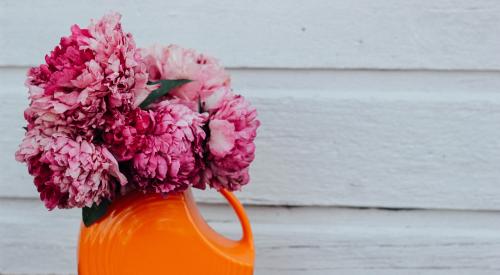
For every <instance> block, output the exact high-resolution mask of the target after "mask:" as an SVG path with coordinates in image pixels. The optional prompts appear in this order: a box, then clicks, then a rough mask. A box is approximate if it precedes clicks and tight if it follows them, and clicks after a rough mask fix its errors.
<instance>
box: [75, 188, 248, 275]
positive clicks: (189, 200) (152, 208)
mask: <svg viewBox="0 0 500 275" xmlns="http://www.w3.org/2000/svg"><path fill="white" fill-rule="evenodd" d="M221 193H222V194H223V195H224V196H225V197H226V199H227V200H228V201H229V203H230V204H231V205H232V206H233V208H234V209H235V212H236V214H237V215H238V218H239V219H240V222H241V224H242V228H243V237H242V239H241V240H239V241H234V240H230V239H228V238H226V237H224V236H222V235H220V234H218V233H217V232H215V231H214V230H213V229H212V228H211V227H210V226H209V225H208V224H207V223H206V222H205V220H204V219H203V217H202V216H201V215H200V213H199V211H198V208H197V206H196V203H195V201H194V199H193V196H192V194H191V190H187V191H185V192H183V193H179V194H174V195H169V196H167V197H166V198H163V197H161V196H160V195H157V194H147V195H145V194H139V193H133V194H129V195H127V196H125V197H123V198H120V199H118V200H116V201H114V202H113V203H112V204H111V206H110V209H109V210H108V213H107V215H106V216H105V217H104V218H102V219H101V220H99V221H98V222H97V223H95V224H93V225H92V226H90V227H88V228H87V227H85V226H84V225H83V224H82V227H81V232H80V242H79V248H78V274H80V275H101V274H107V275H112V274H113V275H114V274H116V275H125V274H145V275H152V274H203V275H211V274H214V275H215V274H217V275H223V274H253V264H254V258H255V252H254V246H253V237H252V232H251V228H250V223H249V221H248V218H247V216H246V214H245V212H244V209H243V207H242V205H241V204H240V203H239V202H238V200H237V199H236V198H235V197H234V195H233V194H231V193H230V192H228V191H225V190H223V191H222V192H221Z"/></svg>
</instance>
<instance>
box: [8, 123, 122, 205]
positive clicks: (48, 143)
mask: <svg viewBox="0 0 500 275" xmlns="http://www.w3.org/2000/svg"><path fill="white" fill-rule="evenodd" d="M47 134H49V135H47ZM16 159H17V160H18V161H21V162H26V163H27V164H28V170H29V172H30V174H31V175H33V176H34V177H35V180H34V181H35V185H36V187H37V190H38V192H39V193H40V198H41V199H42V201H43V202H44V203H45V206H46V207H47V208H48V209H50V210H51V209H53V208H55V207H59V208H72V207H84V206H88V207H90V206H92V204H94V203H96V204H99V203H100V202H101V200H102V199H111V198H112V197H113V195H114V190H115V186H114V185H115V184H122V185H124V184H126V182H127V180H126V178H125V176H124V175H123V174H121V173H120V171H119V168H118V163H117V161H116V160H115V158H114V157H113V156H112V155H111V153H110V152H109V151H108V150H107V149H105V148H104V147H102V146H98V145H94V144H92V143H89V142H88V141H86V140H84V139H82V138H81V137H77V138H76V139H71V138H69V137H68V136H67V135H65V134H64V133H62V132H57V131H56V132H52V133H47V132H44V131H43V130H42V129H40V128H33V129H31V130H29V131H28V132H27V133H26V136H25V138H24V140H23V142H22V144H21V146H20V148H19V150H18V151H17V152H16Z"/></svg>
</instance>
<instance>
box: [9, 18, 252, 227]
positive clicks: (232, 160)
mask: <svg viewBox="0 0 500 275" xmlns="http://www.w3.org/2000/svg"><path fill="white" fill-rule="evenodd" d="M120 17H121V16H120V15H119V14H116V13H114V14H109V15H107V16H104V17H103V18H102V19H100V20H97V21H92V22H91V24H90V26H88V28H80V27H79V26H77V25H74V26H73V27H71V35H70V36H68V37H63V38H62V39H61V42H60V43H59V45H58V46H56V47H55V48H54V50H53V51H52V52H51V53H50V54H48V55H46V57H45V64H42V65H40V66H38V67H34V68H31V69H30V70H29V71H28V78H27V81H26V86H27V87H28V90H29V100H30V104H29V107H28V108H27V109H26V110H25V112H24V116H25V119H26V121H27V124H28V125H27V127H26V135H25V137H24V140H23V141H22V143H21V145H20V148H19V150H18V151H17V152H16V159H17V160H18V161H20V162H24V163H26V164H27V166H28V171H29V173H30V174H31V175H33V176H34V183H35V186H36V188H37V190H38V192H39V193H40V199H41V200H42V201H43V202H44V203H45V206H46V207H47V208H48V209H49V210H52V209H54V208H56V207H58V208H73V207H80V208H83V220H84V222H85V224H86V225H89V224H92V222H94V221H95V220H96V219H97V218H99V216H100V215H102V214H103V213H105V210H106V207H107V205H108V204H109V203H110V202H111V201H112V200H113V198H114V197H115V196H119V195H121V194H124V193H126V192H129V191H130V190H140V191H142V192H156V193H162V194H168V193H171V192H178V191H183V190H185V189H187V188H188V187H190V186H192V187H195V188H200V189H204V188H205V187H206V186H207V185H208V186H209V187H212V188H215V189H221V188H226V189H229V190H239V189H241V187H242V186H243V185H245V184H247V183H248V181H249V175H248V169H249V165H250V163H251V162H252V161H253V159H254V153H255V145H254V139H255V136H256V131H257V128H258V126H259V124H260V123H259V121H258V120H257V118H256V110H255V108H253V107H251V106H250V104H249V103H248V101H246V100H245V99H244V98H243V97H242V96H241V95H237V94H235V93H234V92H233V91H232V89H231V86H230V77H229V75H228V74H227V72H226V71H225V70H224V69H223V68H222V67H221V66H220V65H219V64H218V63H217V61H216V60H215V59H213V58H211V57H209V56H206V55H203V54H199V53H197V52H195V51H193V50H190V49H184V48H181V47H179V46H174V45H170V46H167V47H152V48H148V49H139V48H136V45H135V43H134V40H133V38H132V35H131V34H130V33H125V32H124V31H123V30H122V27H121V24H120ZM99 213H101V214H99Z"/></svg>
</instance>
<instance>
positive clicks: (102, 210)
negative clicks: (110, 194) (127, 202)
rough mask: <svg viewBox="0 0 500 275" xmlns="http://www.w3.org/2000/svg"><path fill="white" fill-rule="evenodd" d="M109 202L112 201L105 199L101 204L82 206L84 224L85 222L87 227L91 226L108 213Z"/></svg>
mask: <svg viewBox="0 0 500 275" xmlns="http://www.w3.org/2000/svg"><path fill="white" fill-rule="evenodd" d="M109 204H110V201H108V200H103V201H101V203H100V204H99V205H96V204H95V203H94V204H93V205H92V207H84V208H82V220H83V224H85V226H86V227H89V226H91V225H92V224H93V223H95V222H96V221H97V220H99V219H100V218H101V217H102V216H104V215H106V212H107V210H108V206H109Z"/></svg>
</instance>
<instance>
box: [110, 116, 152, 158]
mask: <svg viewBox="0 0 500 275" xmlns="http://www.w3.org/2000/svg"><path fill="white" fill-rule="evenodd" d="M107 120H108V121H107V123H106V124H108V125H110V126H109V127H107V128H106V130H105V132H104V133H103V140H104V144H105V145H106V147H107V148H108V149H109V150H110V152H111V153H112V154H113V155H114V156H115V157H116V159H117V160H118V161H127V160H130V159H132V158H133V157H134V155H135V154H136V153H137V152H139V151H140V150H142V149H143V147H144V146H145V140H146V138H145V137H146V133H147V132H148V131H150V129H151V128H152V127H153V121H154V113H153V112H150V111H145V110H141V109H139V108H137V109H134V110H132V111H131V112H129V113H128V114H127V115H123V114H121V113H116V114H114V115H113V116H111V117H109V118H107Z"/></svg>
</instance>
